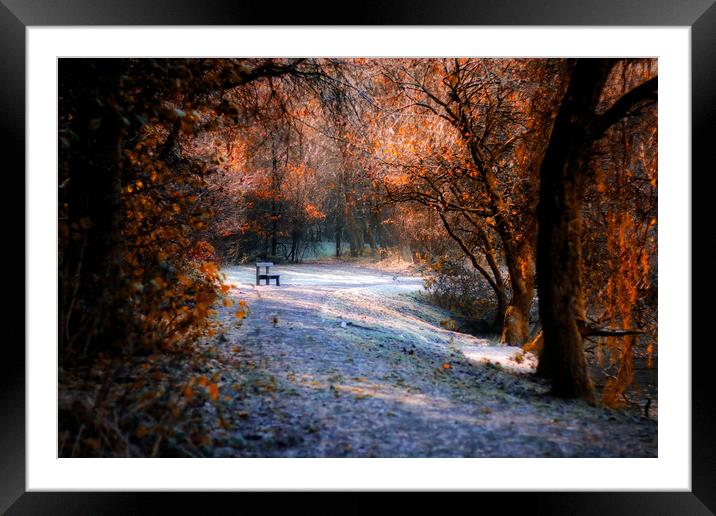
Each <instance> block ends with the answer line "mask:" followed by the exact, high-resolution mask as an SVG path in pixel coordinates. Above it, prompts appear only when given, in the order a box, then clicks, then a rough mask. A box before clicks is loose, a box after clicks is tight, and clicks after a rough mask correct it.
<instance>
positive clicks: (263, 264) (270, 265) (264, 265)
mask: <svg viewBox="0 0 716 516" xmlns="http://www.w3.org/2000/svg"><path fill="white" fill-rule="evenodd" d="M256 267H273V262H256Z"/></svg>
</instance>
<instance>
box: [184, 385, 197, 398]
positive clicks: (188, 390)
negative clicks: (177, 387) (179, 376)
mask: <svg viewBox="0 0 716 516" xmlns="http://www.w3.org/2000/svg"><path fill="white" fill-rule="evenodd" d="M183 394H184V397H185V398H186V399H188V400H191V399H192V398H193V397H194V391H192V390H191V386H190V385H187V386H185V387H184V392H183Z"/></svg>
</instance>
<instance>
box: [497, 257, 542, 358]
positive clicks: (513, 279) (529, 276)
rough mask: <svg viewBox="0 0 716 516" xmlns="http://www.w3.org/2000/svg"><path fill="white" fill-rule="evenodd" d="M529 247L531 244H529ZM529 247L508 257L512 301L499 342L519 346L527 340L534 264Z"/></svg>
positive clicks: (505, 315) (532, 294) (506, 313)
mask: <svg viewBox="0 0 716 516" xmlns="http://www.w3.org/2000/svg"><path fill="white" fill-rule="evenodd" d="M530 246H531V244H530ZM530 246H526V247H525V248H524V249H523V250H522V252H521V254H518V255H517V256H508V257H507V258H508V269H509V272H510V286H511V288H512V299H511V300H510V304H509V306H508V307H507V309H506V310H505V313H504V323H503V325H502V335H501V336H500V342H501V343H503V344H511V345H515V346H521V345H523V344H525V343H526V342H527V341H528V340H529V325H530V307H531V306H532V300H533V298H534V287H533V285H534V276H535V271H534V269H535V264H534V258H533V254H532V251H531V249H530Z"/></svg>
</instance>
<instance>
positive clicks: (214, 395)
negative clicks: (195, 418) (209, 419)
mask: <svg viewBox="0 0 716 516" xmlns="http://www.w3.org/2000/svg"><path fill="white" fill-rule="evenodd" d="M209 396H211V399H212V400H213V401H216V400H217V399H219V386H218V385H216V384H215V383H212V384H211V385H209Z"/></svg>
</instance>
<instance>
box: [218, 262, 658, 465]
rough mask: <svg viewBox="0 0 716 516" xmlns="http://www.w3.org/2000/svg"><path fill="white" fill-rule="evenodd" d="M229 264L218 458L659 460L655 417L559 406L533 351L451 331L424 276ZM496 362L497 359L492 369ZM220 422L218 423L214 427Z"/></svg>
mask: <svg viewBox="0 0 716 516" xmlns="http://www.w3.org/2000/svg"><path fill="white" fill-rule="evenodd" d="M276 271H277V272H280V273H281V286H280V287H276V286H274V285H271V286H268V287H267V286H264V285H262V286H259V287H257V286H255V285H254V283H255V269H254V267H252V266H250V267H235V268H230V269H226V270H225V271H224V272H225V273H226V275H227V278H228V282H229V283H230V284H231V285H232V289H231V291H230V295H231V297H232V298H233V299H234V301H235V302H236V303H238V301H240V300H242V301H245V302H246V303H247V304H248V306H249V309H250V312H249V314H248V316H247V317H246V318H245V319H244V320H243V321H241V323H240V324H237V319H236V317H235V308H222V309H221V310H220V313H219V317H220V319H221V321H222V322H223V323H224V325H225V333H224V334H223V335H220V336H219V339H218V341H217V342H218V343H219V345H218V350H217V351H218V359H217V360H215V362H214V366H213V367H214V368H215V369H216V371H217V373H218V374H217V376H218V377H220V382H219V386H220V389H221V393H222V398H221V403H219V404H214V405H211V404H209V403H207V405H206V414H205V417H207V418H208V420H209V421H210V422H208V424H209V425H210V426H211V427H213V429H212V431H211V437H212V441H213V443H214V449H213V454H214V456H224V457H233V456H250V457H274V456H282V457H348V456H351V457H594V456H600V457H601V456H614V457H620V456H630V457H643V456H656V454H657V449H656V448H657V440H656V436H657V433H656V422H655V421H652V420H647V419H644V418H641V417H639V416H637V415H633V414H624V413H618V412H613V411H609V410H606V409H602V408H596V407H590V406H588V405H587V404H585V403H583V402H580V401H562V400H556V399H553V398H550V397H549V396H546V395H545V392H546V390H547V386H546V385H544V384H543V383H540V382H538V381H537V380H535V379H533V378H532V377H531V376H529V375H526V374H524V373H527V372H530V371H531V370H532V367H533V365H534V362H533V357H531V356H529V355H528V356H526V357H524V359H523V360H519V358H518V359H517V361H515V359H514V357H515V356H516V355H517V354H519V351H520V350H519V349H518V348H509V347H500V346H495V345H492V344H491V343H490V342H488V341H485V340H481V339H477V338H475V337H472V336H469V335H464V334H460V333H455V332H451V331H448V330H446V329H444V328H443V327H442V326H441V324H440V323H441V321H445V320H447V319H449V314H448V313H446V312H444V311H442V310H440V309H437V308H435V307H432V306H431V305H428V304H426V303H424V302H422V301H420V298H419V297H418V296H416V292H417V291H418V290H419V289H420V287H421V280H420V279H419V278H417V277H411V276H401V275H395V274H394V273H390V272H385V271H380V270H377V269H372V268H367V267H357V266H351V265H299V266H280V267H276ZM488 360H489V362H487V361H488ZM215 421H219V422H220V424H216V423H215Z"/></svg>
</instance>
